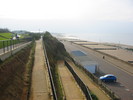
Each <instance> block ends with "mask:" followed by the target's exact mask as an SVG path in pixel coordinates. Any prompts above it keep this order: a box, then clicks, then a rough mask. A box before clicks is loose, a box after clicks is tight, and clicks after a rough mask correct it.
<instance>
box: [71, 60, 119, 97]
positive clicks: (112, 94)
mask: <svg viewBox="0 0 133 100" xmlns="http://www.w3.org/2000/svg"><path fill="white" fill-rule="evenodd" d="M73 61H74V60H73ZM74 62H75V61H74ZM75 64H76V65H77V66H78V67H79V68H81V69H82V70H83V71H84V72H85V73H86V74H87V75H88V76H89V77H90V78H91V79H92V80H93V81H94V82H95V83H96V84H97V85H99V86H100V87H101V88H102V89H103V90H104V91H105V92H106V93H107V94H108V95H109V96H110V97H111V98H112V100H121V98H120V97H118V96H117V95H116V94H115V93H114V92H113V91H112V90H111V89H109V88H108V87H107V86H106V84H105V83H103V82H102V81H100V80H99V79H98V78H97V77H96V76H95V75H93V74H92V73H90V72H89V71H87V70H86V69H85V68H84V67H82V66H81V65H79V64H77V63H75Z"/></svg>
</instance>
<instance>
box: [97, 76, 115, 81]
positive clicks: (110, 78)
mask: <svg viewBox="0 0 133 100" xmlns="http://www.w3.org/2000/svg"><path fill="white" fill-rule="evenodd" d="M99 80H101V81H103V82H116V80H117V78H116V76H114V75H113V74H106V75H104V76H101V77H100V78H99Z"/></svg>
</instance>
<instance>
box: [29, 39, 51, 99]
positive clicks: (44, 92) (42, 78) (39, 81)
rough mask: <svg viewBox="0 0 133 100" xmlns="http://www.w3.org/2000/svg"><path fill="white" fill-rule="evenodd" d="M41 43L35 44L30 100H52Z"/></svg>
mask: <svg viewBox="0 0 133 100" xmlns="http://www.w3.org/2000/svg"><path fill="white" fill-rule="evenodd" d="M50 94H51V93H50V84H49V78H48V72H47V67H46V63H45V59H44V52H43V48H42V41H41V40H39V41H37V42H36V49H35V62H34V67H33V72H32V85H31V95H30V100H52V99H51V97H50Z"/></svg>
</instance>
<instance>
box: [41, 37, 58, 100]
mask: <svg viewBox="0 0 133 100" xmlns="http://www.w3.org/2000/svg"><path fill="white" fill-rule="evenodd" d="M42 44H43V49H44V54H45V58H46V64H47V68H48V73H49V77H50V83H51V87H52V93H53V98H54V100H57V95H56V90H55V85H54V82H53V77H52V73H51V69H50V68H51V67H50V64H49V60H48V57H47V52H46V49H45V44H44V40H43V39H42Z"/></svg>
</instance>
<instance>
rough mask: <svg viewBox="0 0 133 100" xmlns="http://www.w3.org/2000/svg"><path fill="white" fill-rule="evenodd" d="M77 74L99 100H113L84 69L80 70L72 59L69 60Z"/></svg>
mask: <svg viewBox="0 0 133 100" xmlns="http://www.w3.org/2000/svg"><path fill="white" fill-rule="evenodd" d="M68 63H69V64H70V65H71V67H72V68H73V69H74V71H75V72H76V73H77V75H78V76H79V77H80V78H81V79H82V81H83V82H84V83H85V84H86V85H87V86H88V88H89V89H90V90H91V92H92V93H94V94H95V95H96V96H97V97H98V99H99V100H111V98H109V97H108V96H107V94H105V93H104V92H103V91H102V90H101V89H100V88H99V87H98V86H97V85H96V84H95V83H94V82H93V81H92V80H91V79H90V78H89V76H87V75H86V74H85V73H84V72H83V71H82V70H80V69H79V68H78V67H77V66H75V64H74V63H73V62H71V61H68Z"/></svg>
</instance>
